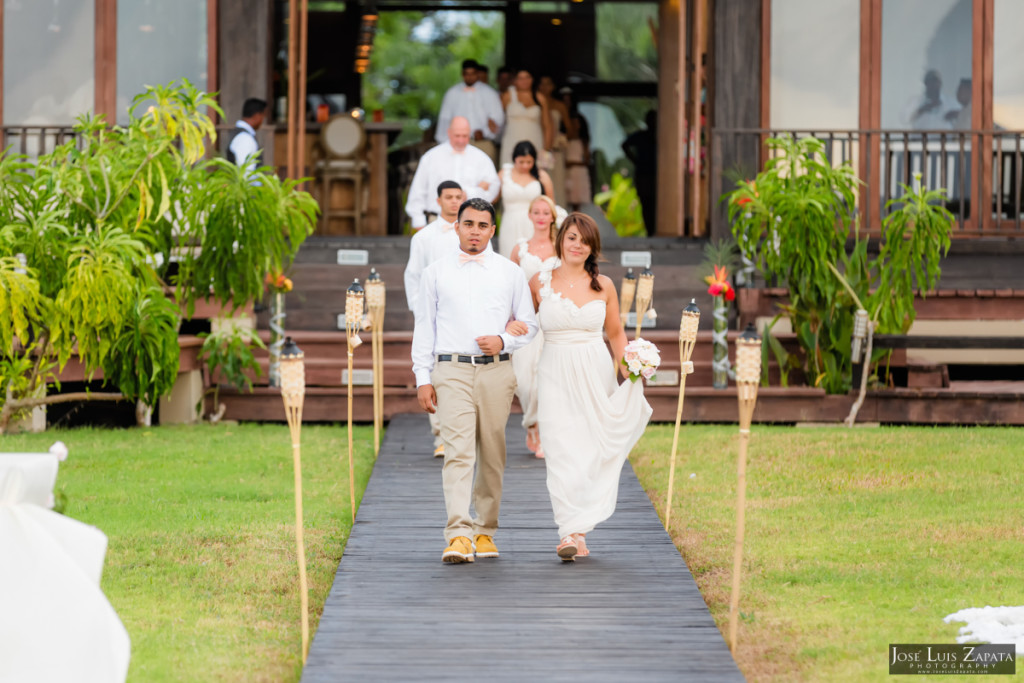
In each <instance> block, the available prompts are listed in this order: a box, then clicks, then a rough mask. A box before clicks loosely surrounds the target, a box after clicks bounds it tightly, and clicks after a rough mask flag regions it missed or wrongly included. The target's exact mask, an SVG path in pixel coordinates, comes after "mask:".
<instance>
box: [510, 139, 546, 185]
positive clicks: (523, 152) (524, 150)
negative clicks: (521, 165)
mask: <svg viewBox="0 0 1024 683" xmlns="http://www.w3.org/2000/svg"><path fill="white" fill-rule="evenodd" d="M525 156H531V157H533V166H532V167H531V168H530V175H532V176H533V177H534V178H536V179H537V180H540V171H538V170H537V148H536V147H534V146H533V143H532V142H530V141H529V140H520V141H519V142H517V143H516V146H515V147H513V148H512V161H513V163H514V162H515V160H516V157H525Z"/></svg>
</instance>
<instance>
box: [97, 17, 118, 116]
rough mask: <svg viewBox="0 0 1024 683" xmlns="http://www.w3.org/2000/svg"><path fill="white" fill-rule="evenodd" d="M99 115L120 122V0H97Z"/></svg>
mask: <svg viewBox="0 0 1024 683" xmlns="http://www.w3.org/2000/svg"><path fill="white" fill-rule="evenodd" d="M94 11H95V13H96V43H95V51H96V52H95V54H96V65H95V73H96V88H95V92H94V98H95V110H96V114H97V115H99V114H103V115H105V116H106V118H107V123H108V124H114V123H117V0H96V7H95V10H94Z"/></svg>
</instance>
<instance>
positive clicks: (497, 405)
mask: <svg viewBox="0 0 1024 683" xmlns="http://www.w3.org/2000/svg"><path fill="white" fill-rule="evenodd" d="M431 382H432V383H433V385H434V391H436V392H437V411H438V416H439V417H440V419H441V438H442V439H444V467H443V469H442V470H441V481H442V483H443V485H444V504H445V509H446V510H447V512H448V524H447V526H446V527H445V530H444V537H445V540H446V541H448V542H449V543H450V542H451V541H452V539H453V538H455V537H456V536H466V537H468V538H469V539H470V540H472V538H473V536H474V535H475V534H485V535H487V536H493V535H494V532H495V531H496V530H497V528H498V511H499V509H500V508H501V485H502V479H503V477H504V474H505V425H506V423H507V422H508V414H509V410H510V409H511V407H512V396H513V395H514V394H515V389H516V377H515V373H513V371H512V363H511V362H510V361H499V362H497V363H489V364H487V365H472V364H470V363H457V362H450V361H438V362H437V365H435V366H434V371H433V373H432V374H431ZM474 468H475V470H476V476H475V477H474ZM471 502H472V504H473V507H474V508H475V509H476V518H470V516H469V505H470V503H471Z"/></svg>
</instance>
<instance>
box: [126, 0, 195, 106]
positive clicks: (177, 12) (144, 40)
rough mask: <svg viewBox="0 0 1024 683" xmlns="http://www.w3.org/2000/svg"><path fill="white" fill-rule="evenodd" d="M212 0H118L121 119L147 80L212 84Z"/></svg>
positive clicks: (155, 82) (164, 82) (163, 82)
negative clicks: (209, 74)
mask: <svg viewBox="0 0 1024 683" xmlns="http://www.w3.org/2000/svg"><path fill="white" fill-rule="evenodd" d="M206 49H207V48H206V0H118V3H117V120H118V122H120V123H125V122H127V120H128V107H129V106H130V105H131V101H132V98H133V97H135V96H136V95H137V94H139V93H140V92H142V91H143V89H144V88H145V86H147V85H159V84H166V83H169V82H171V81H181V79H182V78H187V79H188V80H189V81H191V83H192V85H194V86H196V87H197V88H200V89H203V90H205V89H206V78H207V74H206V67H207V52H206Z"/></svg>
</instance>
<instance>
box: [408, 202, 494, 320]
mask: <svg viewBox="0 0 1024 683" xmlns="http://www.w3.org/2000/svg"><path fill="white" fill-rule="evenodd" d="M458 251H459V234H458V233H457V232H455V223H449V222H448V221H446V220H445V219H443V218H438V219H436V220H435V221H434V222H433V223H431V224H430V225H428V226H427V227H425V228H420V229H419V230H417V231H416V232H415V233H414V234H413V236H412V242H410V244H409V263H408V264H407V265H406V266H405V300H406V302H407V303H408V304H409V310H410V311H412V312H413V313H415V312H416V301H417V299H419V294H420V279H421V278H422V276H423V270H424V269H425V268H426V267H427V266H429V265H430V264H431V263H433V262H434V261H437V260H439V259H441V258H443V257H445V256H447V255H449V254H454V253H456V252H458ZM485 251H493V249H491V243H490V242H488V243H487V249H486V250H485Z"/></svg>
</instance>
